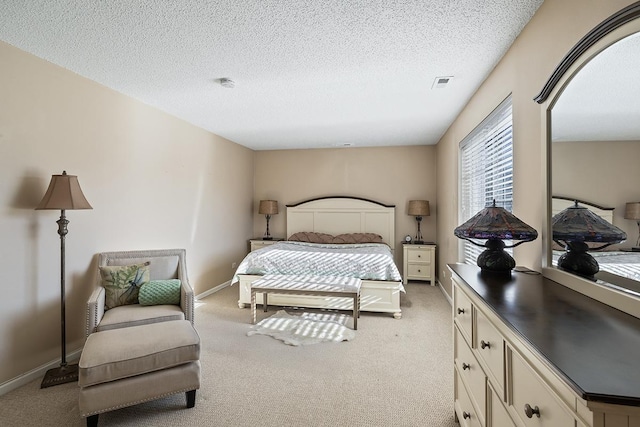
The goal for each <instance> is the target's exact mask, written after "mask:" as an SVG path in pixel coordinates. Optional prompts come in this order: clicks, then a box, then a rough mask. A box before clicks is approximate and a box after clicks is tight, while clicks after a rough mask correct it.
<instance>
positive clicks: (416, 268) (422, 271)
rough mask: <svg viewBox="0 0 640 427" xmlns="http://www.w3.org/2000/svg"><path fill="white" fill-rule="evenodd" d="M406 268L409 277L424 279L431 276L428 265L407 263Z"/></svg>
mask: <svg viewBox="0 0 640 427" xmlns="http://www.w3.org/2000/svg"><path fill="white" fill-rule="evenodd" d="M407 270H409V276H410V277H411V278H421V279H425V280H429V279H430V278H431V274H430V273H431V268H430V267H429V266H428V265H421V264H409V265H408V266H407Z"/></svg>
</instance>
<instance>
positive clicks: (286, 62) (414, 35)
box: [0, 0, 542, 150]
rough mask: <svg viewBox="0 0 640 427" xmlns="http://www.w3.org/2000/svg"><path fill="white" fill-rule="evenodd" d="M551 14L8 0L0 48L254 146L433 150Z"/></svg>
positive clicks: (367, 3) (274, 3) (525, 1)
mask: <svg viewBox="0 0 640 427" xmlns="http://www.w3.org/2000/svg"><path fill="white" fill-rule="evenodd" d="M541 4H542V0H483V1H478V0H449V1H446V0H440V1H437V0H395V1H394V0H378V1H376V0H352V1H347V0H324V1H320V0H299V1H292V0H254V1H242V0H210V1H205V0H193V1H184V2H183V1H161V0H134V1H131V0H110V1H97V0H93V1H88V0H85V1H83V0H76V1H73V0H27V1H8V0H2V2H1V3H0V5H1V7H2V11H0V39H1V40H3V41H5V42H7V43H9V44H11V45H14V46H16V47H18V48H20V49H22V50H25V51H27V52H30V53H32V54H34V55H36V56H38V57H41V58H44V59H46V60H48V61H50V62H52V63H55V64H58V65H60V66H62V67H64V68H67V69H69V70H72V71H74V72H75V73H77V74H80V75H82V76H85V77H87V78H89V79H91V80H94V81H96V82H99V83H101V84H103V85H105V86H108V87H110V88H113V89H115V90H117V91H119V92H121V93H124V94H126V95H129V96H132V97H134V98H136V99H139V100H141V101H143V102H145V103H147V104H149V105H153V106H155V107H157V108H159V109H161V110H164V111H166V112H168V113H170V114H173V115H175V116H178V117H180V118H182V119H184V120H186V121H188V122H190V123H193V124H194V125H197V126H200V127H202V128H204V129H207V130H209V131H211V132H213V133H216V134H218V135H220V136H223V137H225V138H228V139H229V140H231V141H234V142H237V143H238V144H241V145H244V146H246V147H249V148H252V149H256V150H264V149H284V148H322V147H335V146H338V147H341V146H345V145H353V146H391V145H425V144H435V143H437V141H438V140H439V138H440V137H441V136H442V134H443V133H444V132H445V130H446V129H447V128H448V127H449V125H450V124H451V122H452V121H453V119H454V118H455V117H456V116H457V114H458V113H459V112H460V110H461V109H462V107H463V106H464V104H465V103H466V102H467V101H468V99H469V98H470V97H471V95H472V94H473V93H474V92H475V90H476V89H477V88H478V86H479V85H480V84H481V83H482V81H483V80H484V79H485V78H486V76H487V75H488V74H489V72H490V71H491V70H492V69H493V67H494V66H495V64H496V63H497V62H498V61H499V59H500V58H501V57H502V55H503V54H504V53H505V52H506V51H507V49H508V48H509V46H510V45H511V43H512V42H513V41H514V40H515V38H516V37H517V35H518V34H519V33H520V31H521V30H522V28H523V27H524V26H525V25H526V23H527V22H528V21H529V19H530V18H531V17H532V16H533V14H534V13H535V11H536V10H537V8H538V7H539V6H540V5H541ZM440 76H454V78H453V79H452V80H451V81H450V83H449V84H448V85H447V86H446V88H444V89H432V88H431V87H432V85H433V82H434V79H435V78H436V77H440ZM222 77H228V78H231V79H233V80H234V81H235V88H233V89H228V88H224V87H222V86H221V85H220V84H219V80H218V79H220V78H222Z"/></svg>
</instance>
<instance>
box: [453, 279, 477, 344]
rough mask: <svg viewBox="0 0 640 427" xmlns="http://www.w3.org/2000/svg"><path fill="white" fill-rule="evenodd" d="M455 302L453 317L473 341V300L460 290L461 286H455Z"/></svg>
mask: <svg viewBox="0 0 640 427" xmlns="http://www.w3.org/2000/svg"><path fill="white" fill-rule="evenodd" d="M453 293H454V302H455V305H454V307H453V317H454V319H455V320H456V322H457V323H458V325H459V326H460V330H461V331H462V333H463V334H464V335H465V336H466V337H467V339H468V340H469V342H470V343H471V342H472V341H471V339H472V338H473V335H471V331H472V328H471V327H472V325H473V316H472V313H471V300H470V299H469V298H468V297H467V296H466V295H465V294H464V292H462V291H461V290H460V287H459V286H454V287H453Z"/></svg>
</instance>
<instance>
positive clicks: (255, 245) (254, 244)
mask: <svg viewBox="0 0 640 427" xmlns="http://www.w3.org/2000/svg"><path fill="white" fill-rule="evenodd" d="M283 240H284V239H276V238H273V239H272V240H262V239H251V240H249V243H250V245H251V252H253V251H255V250H256V249H261V248H264V247H266V246H269V245H273V244H274V243H277V242H282V241H283Z"/></svg>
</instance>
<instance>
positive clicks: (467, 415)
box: [462, 412, 471, 420]
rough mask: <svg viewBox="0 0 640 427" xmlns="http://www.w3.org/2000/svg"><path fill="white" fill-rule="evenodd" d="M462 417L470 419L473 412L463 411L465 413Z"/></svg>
mask: <svg viewBox="0 0 640 427" xmlns="http://www.w3.org/2000/svg"><path fill="white" fill-rule="evenodd" d="M462 418H464V419H465V420H466V419H469V418H471V414H470V413H468V412H463V413H462Z"/></svg>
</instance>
